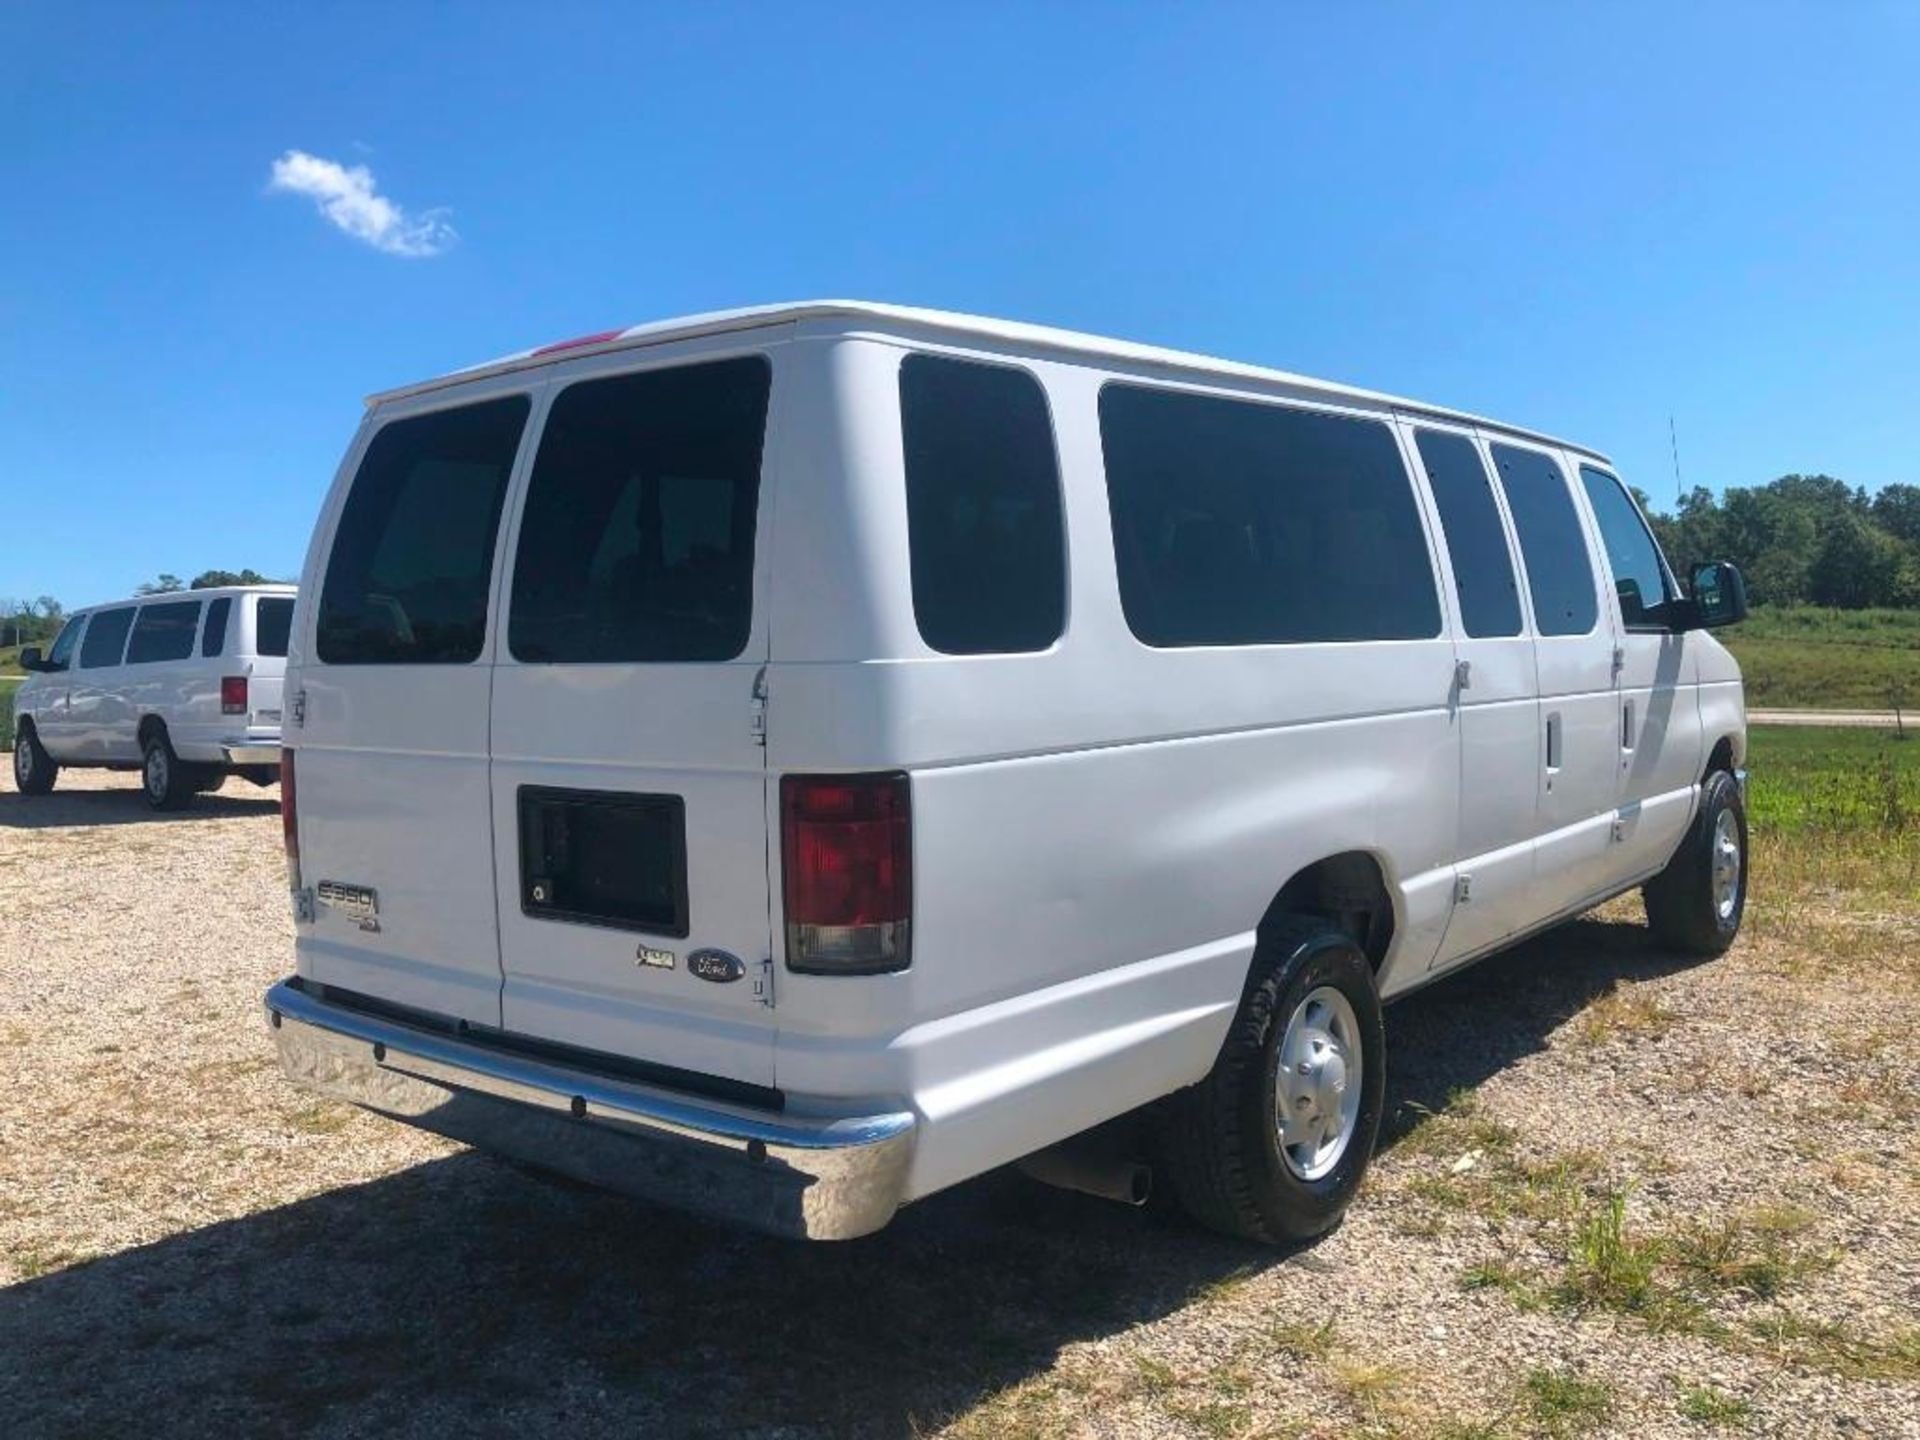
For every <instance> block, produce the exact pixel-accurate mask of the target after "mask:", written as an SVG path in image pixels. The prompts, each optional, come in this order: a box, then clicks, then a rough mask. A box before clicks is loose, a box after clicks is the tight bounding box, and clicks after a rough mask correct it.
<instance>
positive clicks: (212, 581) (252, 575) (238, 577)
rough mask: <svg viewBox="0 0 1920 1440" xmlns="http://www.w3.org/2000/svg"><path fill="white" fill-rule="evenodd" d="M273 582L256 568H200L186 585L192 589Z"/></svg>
mask: <svg viewBox="0 0 1920 1440" xmlns="http://www.w3.org/2000/svg"><path fill="white" fill-rule="evenodd" d="M272 583H273V582H272V581H271V580H269V579H267V577H266V576H264V575H262V574H261V573H260V572H259V571H258V570H242V571H239V572H238V573H235V572H234V571H232V570H202V571H201V572H200V573H199V574H198V575H196V576H194V577H193V582H192V584H191V585H190V586H189V587H188V588H189V589H193V590H211V589H213V588H214V587H215V586H218V585H271V584H272Z"/></svg>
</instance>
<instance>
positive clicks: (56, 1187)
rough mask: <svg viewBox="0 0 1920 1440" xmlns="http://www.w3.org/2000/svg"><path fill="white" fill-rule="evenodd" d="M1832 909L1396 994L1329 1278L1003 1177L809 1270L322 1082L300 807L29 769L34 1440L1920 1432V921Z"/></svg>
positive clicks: (931, 1205) (6, 933)
mask: <svg viewBox="0 0 1920 1440" xmlns="http://www.w3.org/2000/svg"><path fill="white" fill-rule="evenodd" d="M1764 862H1765V857H1764V855H1763V857H1762V864H1763V866H1764ZM1788 878H1789V877H1781V879H1782V881H1783V883H1784V881H1785V880H1786V879H1788ZM1758 883H1759V887H1760V891H1761V893H1762V894H1763V895H1764V893H1765V888H1766V886H1767V884H1768V883H1769V877H1768V876H1767V875H1766V874H1765V873H1764V869H1763V871H1762V874H1761V876H1760V879H1759V882H1758ZM1806 904H1807V906H1808V907H1810V909H1809V913H1808V915H1807V916H1803V917H1801V919H1802V920H1803V921H1804V923H1806V924H1814V925H1825V926H1826V927H1827V928H1826V929H1825V930H1822V931H1820V933H1822V934H1831V935H1834V936H1836V937H1837V939H1836V940H1835V944H1834V948H1833V953H1832V955H1831V956H1829V955H1825V954H1822V955H1820V956H1818V957H1817V958H1816V957H1814V956H1812V955H1810V954H1808V953H1807V951H1806V948H1805V947H1804V946H1803V945H1801V944H1798V943H1796V942H1794V941H1792V940H1790V939H1787V938H1781V937H1780V936H1779V935H1776V934H1775V931H1776V930H1780V929H1781V927H1780V926H1768V927H1763V928H1764V929H1765V934H1764V935H1763V936H1762V938H1758V939H1753V938H1750V939H1747V940H1744V941H1743V942H1742V943H1741V945H1740V946H1738V947H1736V949H1735V950H1734V952H1733V953H1732V954H1731V955H1729V956H1728V957H1726V958H1725V959H1723V960H1720V961H1717V962H1714V963H1711V964H1705V965H1698V964H1689V963H1686V962H1683V961H1680V960H1679V959H1677V958H1675V957H1671V956H1667V955H1664V954H1662V953H1660V952H1659V951H1657V950H1656V949H1654V948H1653V947H1652V946H1651V944H1650V942H1649V941H1648V939H1647V937H1646V935H1645V932H1644V930H1643V929H1642V928H1641V926H1640V925H1639V924H1638V918H1639V912H1638V905H1637V902H1631V903H1629V902H1621V903H1617V904H1616V905H1615V906H1613V907H1609V909H1608V910H1607V911H1605V912H1603V913H1602V914H1601V915H1600V916H1599V917H1597V918H1594V919H1589V920H1586V921H1583V922H1580V923H1579V924H1576V925H1573V926H1570V927H1567V928H1565V929H1563V930H1561V931H1559V932H1556V933H1555V934H1554V935H1551V936H1549V937H1547V938H1545V939H1544V940H1541V941H1538V942H1535V943H1533V944H1531V945H1528V946H1526V947H1523V948H1521V949H1519V950H1517V951H1515V952H1513V953H1511V954H1509V955H1506V956H1503V957H1499V958H1497V959H1495V960H1493V961H1490V962H1487V963H1486V964H1484V965H1482V966H1479V967H1477V968H1476V969H1475V970H1474V971H1473V972H1471V973H1470V974H1469V975H1467V976H1465V977H1462V978H1460V979H1458V980H1454V981H1451V982H1448V983H1446V984H1443V985H1441V986H1438V987H1436V988H1434V989H1433V990H1431V991H1428V992H1426V993H1425V994H1423V995H1421V996H1418V997H1415V998H1413V999H1411V1000H1409V1001H1406V1002H1404V1003H1402V1004H1401V1005H1399V1006H1396V1007H1395V1008H1394V1009H1393V1010H1392V1011H1390V1012H1389V1030H1390V1034H1391V1047H1392V1051H1391V1064H1390V1071H1389V1073H1390V1077H1391V1078H1390V1080H1389V1105H1390V1115H1391V1120H1390V1135H1389V1138H1388V1142H1387V1145H1386V1148H1385V1149H1384V1150H1383V1152H1382V1155H1381V1157H1380V1160H1379V1162H1378V1164H1377V1165H1376V1168H1375V1171H1374V1174H1373V1177H1372V1179H1371V1180H1370V1182H1369V1185H1368V1188H1367V1191H1366V1193H1365V1194H1364V1195H1363V1196H1362V1198H1361V1201H1360V1202H1359V1203H1358V1204H1357V1205H1356V1207H1355V1208H1354V1210H1353V1212H1352V1213H1351V1215H1350V1216H1349V1218H1348V1220H1347V1223H1346V1224H1345V1225H1344V1226H1343V1227H1342V1228H1341V1229H1340V1230H1339V1231H1338V1232H1336V1233H1335V1234H1334V1235H1332V1236H1331V1237H1329V1238H1328V1239H1326V1240H1325V1241H1323V1242H1322V1243H1321V1244H1319V1245H1317V1246H1315V1247H1312V1248H1310V1249H1308V1250H1305V1251H1302V1252H1299V1253H1297V1254H1293V1255H1288V1256H1276V1255H1270V1254H1266V1253H1261V1252H1254V1251H1250V1250H1248V1249H1246V1248H1245V1247H1241V1246H1237V1245H1233V1244H1229V1243H1227V1242H1225V1241H1221V1240H1216V1239H1213V1238H1211V1237H1208V1236H1204V1235H1199V1234H1196V1233H1193V1232H1191V1231H1189V1230H1187V1229H1185V1228H1184V1227H1182V1226H1180V1225H1179V1224H1177V1223H1175V1222H1173V1221H1170V1220H1168V1219H1167V1218H1165V1217H1163V1216H1161V1215H1160V1214H1158V1213H1157V1212H1156V1211H1155V1210H1154V1209H1152V1208H1151V1207H1149V1209H1148V1210H1146V1211H1130V1210H1126V1209H1123V1208H1120V1207H1117V1206H1111V1205H1107V1204H1103V1203H1102V1202H1099V1201H1095V1200H1089V1199H1084V1198H1082V1197H1078V1196H1072V1195H1065V1194H1061V1193H1058V1192H1054V1191H1049V1190H1045V1189H1042V1188H1040V1187H1038V1186H1035V1185H1032V1184H1031V1183H1029V1182H1027V1181H1025V1180H1024V1179H1021V1178H1019V1177H1017V1176H1011V1175H1006V1174H1001V1175H995V1176H989V1177H986V1178H985V1179H983V1180H980V1181H977V1182H975V1183H972V1184H969V1185H965V1186H962V1187H959V1188H957V1189H955V1190H953V1191H951V1192H948V1193H946V1194H944V1195H941V1196H937V1197H934V1198H933V1199H932V1200H929V1201H926V1202H923V1203H922V1204H920V1205H918V1206H915V1207H913V1208H912V1209H910V1210H909V1211H907V1212H905V1213H904V1214H903V1215H902V1216H901V1217H900V1219H899V1220H898V1221H897V1222H896V1223H895V1224H894V1225H893V1226H892V1227H891V1228H890V1229H888V1230H887V1231H886V1232H884V1233H882V1234H881V1235H879V1236H877V1237H874V1238H872V1239H870V1240H867V1241H862V1242H857V1243H854V1244H851V1245H845V1246H824V1247H811V1248H809V1247H800V1246H794V1245H788V1244H781V1243H778V1242H773V1241H769V1240H764V1239H760V1238H757V1237H753V1236H747V1235H740V1234H734V1233H730V1232H727V1231H724V1230H717V1229H713V1228H710V1227H707V1226H703V1225H701V1224H699V1223H697V1222H695V1221H693V1220H691V1219H688V1218H684V1217H681V1216H676V1215H672V1214H666V1213H660V1212H655V1211H652V1210H648V1209H645V1208H642V1207H639V1206H635V1205H631V1204H628V1203H626V1202H624V1201H620V1200H617V1199H613V1198H609V1197H603V1196H597V1195H592V1194H587V1193H581V1192H574V1191H567V1190H561V1189H556V1188H553V1187H549V1186H546V1185H542V1184H540V1183H537V1182H534V1181H531V1180H528V1179H526V1178H523V1177H522V1176H521V1175H519V1174H517V1173H516V1172H514V1171H512V1170H509V1169H507V1168H505V1167H504V1166H501V1165H499V1164H497V1163H495V1162H493V1161H491V1160H488V1159H487V1158H485V1157H482V1156H479V1155H476V1154H473V1153H471V1152H467V1151H464V1150H461V1149H459V1148H458V1147H455V1146H452V1145H448V1144H444V1143H441V1142H439V1141H435V1140H431V1139H428V1138H425V1137H422V1136H419V1135H416V1134H413V1133H411V1132H409V1131H407V1130H404V1129H402V1128H400V1127H398V1126H395V1125H391V1124H389V1123H386V1122H383V1121H379V1120H376V1119H373V1118H371V1117H368V1116H365V1115H362V1114H359V1113H358V1112H354V1111H350V1110H347V1109H344V1108H340V1107H336V1106H333V1105H330V1104H323V1103H315V1102H311V1101H309V1100H307V1099H305V1098H304V1097H302V1096H301V1095H300V1094H298V1093H297V1092H295V1091H293V1090H291V1089H290V1088H288V1087H287V1086H285V1085H283V1084H282V1083H281V1082H280V1081H279V1079H278V1078H277V1076H276V1074H275V1072H274V1071H273V1070H272V1069H271V1066H270V1062H269V1059H268V1043H267V1039H266V1034H265V1030H264V1027H263V1026H262V1024H261V1021H260V1016H259V996H260V992H261V991H262V989H263V988H264V987H265V986H266V985H267V984H268V983H269V982H270V981H271V980H273V979H275V978H276V977H278V976H279V975H280V974H281V973H282V972H283V971H284V970H285V969H286V968H287V966H288V963H289V934H288V932H289V924H288V920H287V907H286V899H285V889H284V879H283V873H282V866H281V859H280V855H279V836H278V829H277V819H276V815H275V810H274V792H272V791H264V792H263V791H258V790H255V789H253V788H252V787H250V786H247V785H246V784H244V782H241V781H237V780H234V781H229V782H228V783H227V785H226V787H225V788H224V789H223V790H222V791H221V792H219V793H218V794H217V795H214V796H210V797H206V798H205V799H204V800H203V801H202V802H201V803H200V804H199V805H197V806H196V807H195V808H194V809H193V810H191V811H189V812H186V813H185V814H182V815H178V816H167V817H159V816H155V815H153V814H151V813H150V812H149V811H148V810H147V809H146V807H145V805H144V804H143V803H142V802H141V800H140V798H139V796H138V794H137V792H136V790H135V787H134V784H133V777H131V776H93V775H81V776H73V775H68V776H66V777H63V779H62V784H61V789H60V791H59V792H57V793H56V794H55V795H54V796H53V797H51V798H49V799H44V800H36V801H26V800H23V799H22V798H21V797H19V796H17V795H15V794H13V793H12V788H11V784H10V782H8V781H6V780H4V779H0V1086H4V1093H5V1094H6V1096H7V1101H6V1104H5V1106H4V1108H3V1109H0V1416H4V1417H6V1418H5V1419H4V1421H0V1425H4V1428H5V1433H6V1434H7V1435H9V1436H13V1437H25V1436H38V1435H75V1436H81V1435H88V1436H91V1435H97V1434H101V1433H108V1432H110V1431H120V1430H126V1429H137V1430H138V1431H140V1432H142V1433H148V1434H169V1435H209V1436H211V1435H220V1436H226V1435H233V1434H292V1433H311V1434H316V1435H326V1436H336V1435H337V1436H360V1435H368V1436H371V1435H379V1436H381V1437H404V1436H415V1435H419V1436H428V1435H434V1436H438V1435H445V1434H455V1433H459V1434H499V1435H509V1434H511V1435H525V1434H544V1433H554V1434H561V1433H564V1434H566V1435H567V1436H569V1437H578V1436H594V1435H611V1434H622V1435H631V1434H636V1433H654V1434H682V1433H702V1434H726V1435H739V1434H751V1435H762V1436H788V1437H803V1436H805V1437H811V1436H822V1435H837V1434H864V1435H876V1436H886V1435H903V1434H915V1435H918V1434H940V1433H945V1432H951V1433H953V1434H954V1435H956V1436H969V1435H971V1436H983V1435H991V1436H1000V1435H1022V1434H1033V1435H1071V1436H1078V1435H1086V1436H1099V1437H1106V1436H1112V1437H1133V1436H1241V1435H1246V1436H1256V1435H1310V1436H1343V1435H1381V1436H1387V1435H1404V1436H1430V1437H1434V1440H1440V1437H1454V1440H1465V1437H1469V1436H1476V1435H1477V1436H1496V1435H1506V1436H1520V1435H1576V1434H1608V1435H1634V1436H1699V1435H1708V1434H1714V1433H1750V1434H1766V1435H1782V1436H1876V1437H1878V1436H1920V1328H1916V1317H1917V1316H1920V1153H1917V1152H1916V1142H1915V1134H1916V1120H1917V1119H1920V1050H1917V1049H1916V1039H1915V1037H1916V1033H1920V1032H1917V1030H1916V1026H1915V1021H1916V1019H1917V1018H1920V993H1917V991H1920V986H1917V985H1916V977H1920V964H1916V956H1920V904H1915V905H1912V906H1907V907H1899V906H1894V907H1889V906H1887V905H1886V904H1885V902H1877V904H1878V909H1876V910H1874V911H1872V913H1867V912H1865V911H1864V910H1862V909H1861V908H1860V907H1855V906H1851V905H1849V904H1848V903H1847V899H1846V897H1845V896H1827V897H1824V898H1822V897H1817V896H1816V897H1812V898H1811V899H1809V900H1808V901H1807V902H1806ZM1822 906H1824V907H1825V908H1824V910H1822V908H1821V907H1822ZM1889 909H1891V911H1892V913H1887V912H1888V911H1889ZM1796 923H1800V922H1798V921H1797V922H1796ZM1782 933H1784V932H1782ZM1615 1196H1619V1197H1620V1198H1621V1204H1622V1208H1621V1210H1620V1211H1619V1214H1618V1217H1617V1218H1618V1221H1619V1224H1618V1228H1616V1229H1613V1230H1609V1229H1608V1225H1609V1222H1610V1216H1611V1214H1612V1212H1610V1210H1609V1204H1610V1202H1611V1201H1612V1199H1613V1197H1615ZM1636 1260H1645V1261H1646V1262H1647V1263H1646V1265H1645V1266H1644V1267H1642V1268H1643V1269H1644V1270H1645V1271H1646V1273H1645V1274H1644V1275H1643V1274H1642V1273H1641V1272H1640V1271H1637V1270H1636V1269H1635V1264H1636Z"/></svg>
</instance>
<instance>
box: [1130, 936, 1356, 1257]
mask: <svg viewBox="0 0 1920 1440" xmlns="http://www.w3.org/2000/svg"><path fill="white" fill-rule="evenodd" d="M1385 1052H1386V1030H1385V1026H1384V1024H1383V1023H1382V1020H1381V1016H1380V995H1379V991H1378V989H1377V988H1376V986H1375V984H1374V975H1373V966H1372V965H1371V964H1370V963H1369V962H1368V960H1367V957H1366V955H1365V954H1364V953H1363V952H1362V951H1361V949H1360V947H1359V946H1358V945H1356V944H1355V943H1354V941H1353V939H1352V937H1351V936H1349V935H1347V934H1346V933H1345V932H1343V931H1341V930H1338V929H1335V928H1334V927H1333V926H1331V925H1329V924H1327V923H1326V922H1325V921H1324V920H1320V919H1317V918H1314V917H1307V916H1299V917H1291V916H1290V917H1286V918H1284V919H1282V920H1279V921H1277V922H1269V923H1268V924H1267V925H1266V926H1265V927H1264V928H1263V930H1262V933H1261V937H1260V944H1259V948H1258V950H1257V951H1256V952H1255V954H1254V960H1253V974H1252V977H1251V980H1250V983H1249V985H1248V988H1247V993H1246V995H1245V996H1244V997H1243V998H1242V1000H1241V1002H1240V1010H1239V1013H1238V1014H1237V1015H1235V1017H1234V1020H1233V1028H1232V1029H1231V1030H1229V1031H1228V1033H1227V1038H1226V1042H1225V1043H1224V1044H1223V1045H1222V1046H1221V1047H1220V1057H1219V1059H1218V1060H1216V1061H1215V1062H1214V1066H1213V1071H1212V1073H1210V1074H1209V1075H1208V1076H1207V1078H1206V1079H1204V1080H1202V1081H1201V1082H1200V1083H1199V1084H1198V1085H1194V1086H1191V1087H1189V1088H1188V1089H1185V1090H1182V1091H1180V1092H1178V1093H1177V1094H1174V1095H1170V1096H1168V1097H1167V1098H1166V1099H1165V1100H1163V1101H1161V1102H1160V1103H1159V1105H1158V1106H1156V1107H1155V1115H1154V1118H1155V1127H1154V1128H1155V1131H1156V1135H1157V1142H1158V1143H1157V1146H1156V1149H1157V1151H1158V1159H1159V1161H1160V1168H1161V1171H1162V1178H1164V1179H1165V1180H1166V1182H1167V1188H1168V1189H1169V1190H1170V1191H1171V1192H1172V1193H1173V1196H1174V1198H1175V1200H1176V1201H1177V1202H1178V1203H1179V1205H1180V1207H1181V1209H1183V1210H1185V1211H1186V1212H1187V1214H1188V1215H1189V1216H1191V1217H1192V1218H1193V1219H1195V1220H1197V1221H1198V1222H1199V1223H1201V1224H1202V1225H1205V1226H1208V1227H1209V1228H1211V1229H1214V1230H1218V1231H1221V1232H1222V1233H1224V1234H1227V1235H1232V1236H1235V1237H1238V1238H1241V1239H1246V1240H1255V1241H1258V1242H1260V1243H1262V1244H1267V1245H1287V1244H1298V1243H1300V1242H1302V1241H1306V1240H1311V1239H1313V1238H1314V1237H1315V1236H1317V1235H1322V1234H1324V1233H1326V1232H1327V1231H1328V1230H1331V1229H1332V1228H1333V1227H1334V1226H1335V1225H1337V1224H1338V1223H1339V1221H1340V1217H1341V1215H1342V1214H1344V1213H1345V1211H1346V1208H1347V1206H1348V1204H1349V1203H1350V1202H1351V1201H1352V1200H1353V1197H1354V1195H1355V1194H1356V1193H1357V1192H1358V1191H1359V1188H1360V1181H1361V1179H1362V1177H1364V1176H1365V1174H1366V1170H1367V1162H1368V1160H1369V1159H1370V1158H1371V1157H1372V1155H1373V1143H1374V1139H1375V1137H1376V1136H1377V1135H1378V1134H1379V1131H1380V1112H1381V1108H1382V1104H1383V1101H1384V1097H1385V1094H1386V1066H1385Z"/></svg>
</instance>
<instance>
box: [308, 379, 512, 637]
mask: <svg viewBox="0 0 1920 1440" xmlns="http://www.w3.org/2000/svg"><path fill="white" fill-rule="evenodd" d="M528 408H529V406H528V401H527V397H526V396H524V395H509V396H506V397H504V398H502V399H499V400H488V401H485V402H483V403H481V404H478V405H464V406H461V407H460V408H458V409H454V410H440V411H436V412H434V413H433V414H430V415H417V416H414V417H412V418H411V419H406V420H395V421H393V422H392V423H391V424H389V425H387V426H386V427H385V428H384V429H382V430H381V431H380V433H379V434H377V435H375V436H374V437H373V441H372V443H371V444H369V445H368V446H367V453H366V458H365V459H363V460H362V461H361V462H360V471H359V473H358V474H357V475H355V476H354V479H353V489H352V491H351V492H350V493H349V494H348V496H347V503H346V508H345V509H344V510H343V511H342V512H341V515H340V525H339V529H338V531H337V532H336V534H335V536H334V540H333V553H332V555H331V556H330V557H329V558H328V560H327V578H326V582H325V584H324V585H323V586H322V588H321V591H320V613H319V618H318V630H317V634H316V636H315V649H316V651H317V652H318V654H319V657H320V660H321V662H322V663H323V664H327V665H463V664H467V663H469V662H471V661H473V660H477V659H478V658H479V656H480V649H481V646H482V645H483V644H484V643H485V640H486V630H487V591H488V589H489V588H490V583H491V580H492V576H493V544H494V536H495V534H496V533H497V531H498V530H499V526H500V506H501V502H502V501H503V500H504V499H505V498H506V493H507V477H508V475H509V474H510V473H511V472H512V470H513V457H514V452H515V451H516V450H517V449H518V448H519V445H520V432H521V431H522V430H523V429H525V428H526V423H527V411H528Z"/></svg>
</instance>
